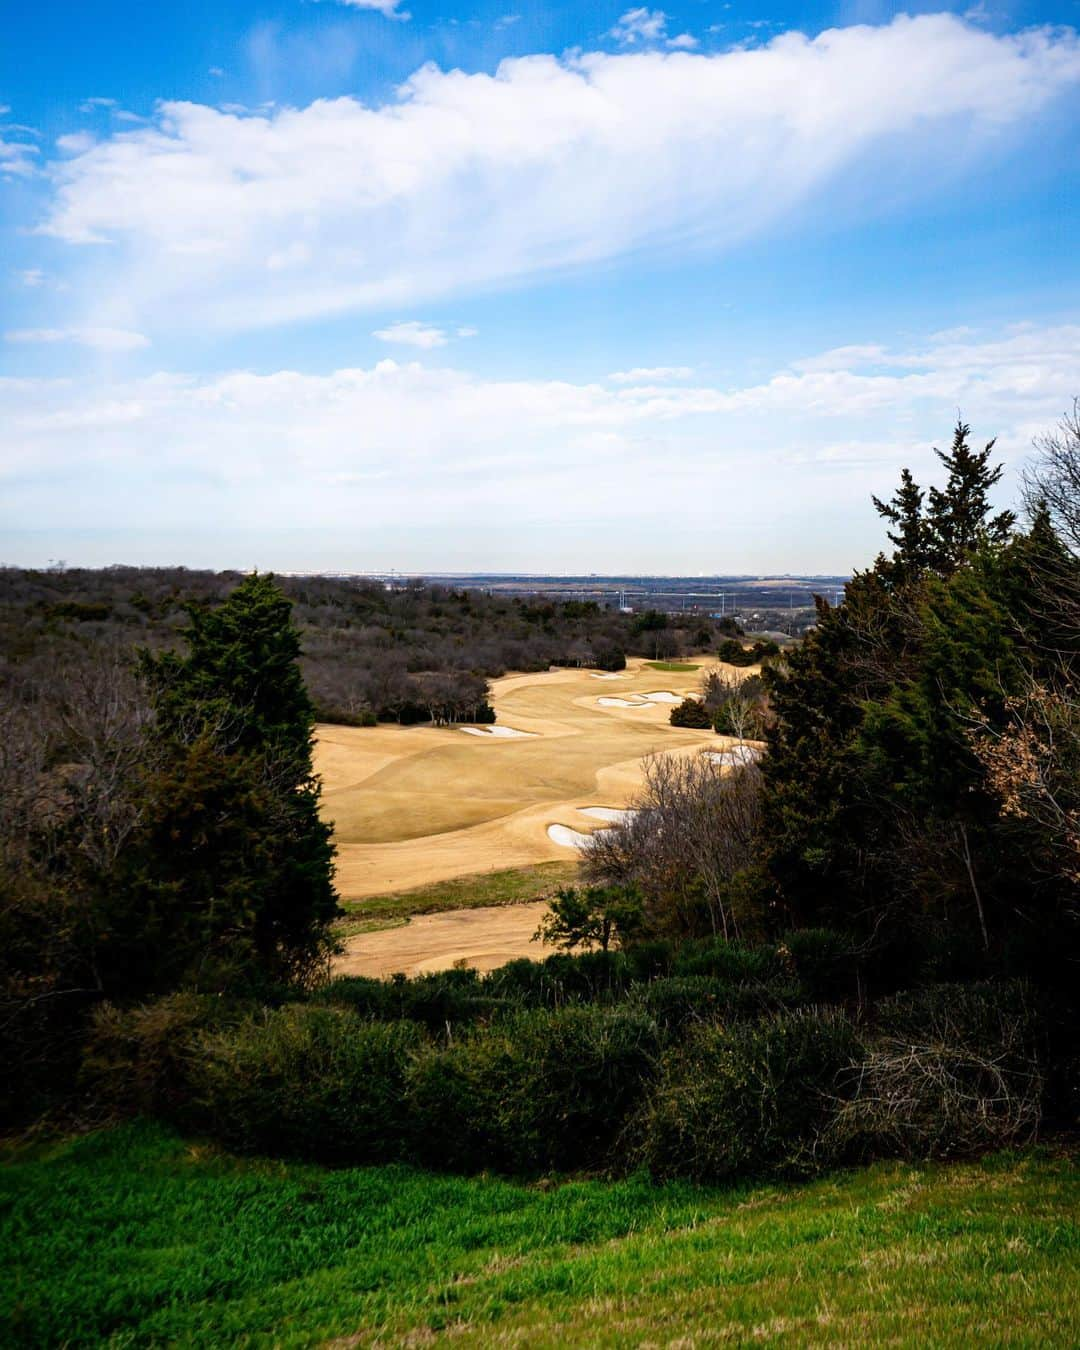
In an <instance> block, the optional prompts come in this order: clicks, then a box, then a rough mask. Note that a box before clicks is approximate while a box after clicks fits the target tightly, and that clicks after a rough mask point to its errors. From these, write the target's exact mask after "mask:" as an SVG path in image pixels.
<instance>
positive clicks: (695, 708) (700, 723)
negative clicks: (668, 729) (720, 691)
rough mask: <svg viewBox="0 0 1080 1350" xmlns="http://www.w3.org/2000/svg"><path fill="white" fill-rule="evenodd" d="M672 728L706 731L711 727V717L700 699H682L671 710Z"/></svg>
mask: <svg viewBox="0 0 1080 1350" xmlns="http://www.w3.org/2000/svg"><path fill="white" fill-rule="evenodd" d="M670 720H671V725H672V726H673V727H695V728H698V729H700V730H702V731H708V730H709V728H710V727H711V726H712V715H711V714H710V712H709V710H708V708H707V707H706V706H705V704H704V702H703V701H702V700H701V699H700V698H684V699H683V701H682V702H681V703H679V704H677V705H676V707H674V708H672V710H671V719H670Z"/></svg>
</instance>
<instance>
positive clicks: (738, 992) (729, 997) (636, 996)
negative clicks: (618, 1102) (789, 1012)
mask: <svg viewBox="0 0 1080 1350" xmlns="http://www.w3.org/2000/svg"><path fill="white" fill-rule="evenodd" d="M630 998H631V999H632V1000H633V1002H634V1004H635V1005H636V1006H637V1007H640V1008H642V1009H643V1010H644V1011H645V1012H647V1013H648V1014H649V1016H650V1017H652V1018H654V1019H655V1021H656V1023H657V1025H658V1026H660V1027H661V1028H662V1029H663V1030H664V1031H666V1032H667V1033H668V1035H671V1034H672V1033H674V1032H677V1031H680V1030H682V1029H683V1028H684V1027H686V1026H688V1025H689V1024H690V1023H693V1022H718V1021H731V1020H733V1019H745V1018H753V1017H760V1016H761V1015H762V1014H764V1013H769V1012H778V1011H782V1010H783V1009H785V1008H790V1007H794V1006H795V1005H797V1004H798V1002H799V998H800V991H799V987H798V985H797V984H795V983H794V982H793V981H785V980H780V979H771V980H768V981H765V982H764V983H757V982H750V981H746V982H743V983H740V984H730V983H728V982H727V981H725V980H718V979H716V978H714V977H713V976H710V975H674V976H671V977H669V978H667V979H658V980H651V981H649V982H648V983H647V984H643V985H641V986H640V987H638V988H636V989H634V990H633V991H632V993H631V994H630Z"/></svg>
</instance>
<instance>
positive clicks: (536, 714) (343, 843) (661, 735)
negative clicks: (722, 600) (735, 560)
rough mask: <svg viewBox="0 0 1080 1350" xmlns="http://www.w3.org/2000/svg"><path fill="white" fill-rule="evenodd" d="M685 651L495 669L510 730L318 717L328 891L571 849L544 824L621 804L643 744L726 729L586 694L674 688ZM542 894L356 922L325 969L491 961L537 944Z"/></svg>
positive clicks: (550, 856)
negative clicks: (575, 666) (667, 656)
mask: <svg viewBox="0 0 1080 1350" xmlns="http://www.w3.org/2000/svg"><path fill="white" fill-rule="evenodd" d="M697 664H699V666H700V668H699V669H697V670H694V671H658V670H652V669H650V668H649V666H648V665H647V664H646V663H645V662H644V661H642V660H641V659H639V658H636V659H633V660H631V661H630V663H629V665H628V667H627V669H626V671H625V672H623V673H622V675H621V677H620V678H618V679H611V678H606V677H602V676H600V675H599V674H598V673H597V672H594V671H587V670H552V671H544V672H541V673H538V674H532V675H508V676H506V677H505V678H503V679H501V680H496V681H494V683H493V685H492V704H493V706H494V708H495V711H496V714H497V717H498V723H497V725H498V726H500V727H509V728H512V729H515V730H517V731H522V732H528V733H530V734H529V735H526V736H522V737H518V738H507V739H502V738H499V737H496V736H488V735H485V736H476V735H469V734H467V733H466V732H464V731H463V730H462V729H461V728H459V727H443V728H436V727H426V726H425V727H395V726H379V727H363V728H354V727H338V726H321V727H320V728H319V739H318V744H317V747H316V757H315V762H316V769H317V771H318V772H319V773H320V774H321V775H322V778H323V803H324V811H325V813H326V815H327V817H328V818H329V819H330V820H332V821H333V824H334V835H335V839H336V841H337V846H338V875H337V882H338V889H339V891H340V894H341V897H342V899H343V900H345V901H362V900H363V899H365V898H366V897H370V896H378V895H384V894H386V893H387V892H391V891H403V890H408V889H410V888H412V887H419V886H426V885H430V884H432V883H435V882H439V881H445V880H448V879H450V878H453V877H464V876H474V875H476V874H478V873H483V872H494V871H503V870H505V869H507V868H512V867H526V866H530V865H532V864H535V863H542V862H549V861H557V860H570V859H573V858H574V857H575V850H574V849H572V848H566V847H563V846H561V845H559V844H556V843H554V842H553V841H552V840H551V839H550V838H549V837H548V826H549V825H565V826H568V827H570V828H571V829H573V830H577V831H580V832H582V833H587V832H590V831H592V830H595V829H597V828H599V827H600V825H601V822H600V821H599V820H597V819H595V818H593V817H590V816H588V815H583V814H582V813H581V808H583V807H594V806H605V807H616V808H618V807H623V806H626V805H627V804H628V803H629V802H630V801H631V800H632V799H633V797H634V796H635V794H636V793H637V792H638V791H639V789H640V787H641V784H642V761H643V760H644V759H645V757H646V756H648V755H652V754H657V753H661V752H673V753H682V754H692V753H696V752H697V751H698V750H699V749H703V748H706V747H708V748H709V749H714V750H715V749H718V748H722V746H723V745H724V744H725V743H726V742H725V741H724V740H723V739H721V738H718V737H716V736H714V735H712V734H711V733H703V732H701V731H693V730H685V729H680V728H677V727H672V726H671V725H670V723H669V721H668V718H669V716H670V712H671V706H672V705H671V704H670V703H655V704H651V705H648V706H644V707H618V706H606V707H605V706H603V705H601V704H600V702H599V700H600V699H602V698H603V699H628V698H629V696H630V695H632V694H647V693H662V692H668V693H671V694H674V695H678V696H679V697H682V696H683V695H685V694H687V693H689V692H691V691H692V690H695V689H696V688H697V686H698V683H699V681H700V679H701V675H702V673H703V672H704V670H705V669H707V668H708V667H709V666H710V665H716V664H717V663H710V662H700V663H697ZM724 669H725V670H727V671H730V670H731V667H724ZM738 673H739V674H744V673H749V672H742V671H740V672H738ZM542 909H543V906H509V907H504V908H500V909H484V910H479V909H472V910H465V911H460V912H456V913H454V914H452V915H431V916H427V917H426V918H418V919H415V920H413V922H412V923H411V924H410V925H408V926H407V927H405V928H395V929H392V930H389V931H386V932H382V933H369V934H364V935H361V936H358V937H355V938H352V939H351V940H350V941H349V943H348V951H347V954H346V955H345V956H344V957H343V958H342V959H341V961H340V962H339V963H338V970H339V971H340V972H341V973H349V974H365V975H382V974H386V973H389V972H391V971H397V970H404V971H407V972H410V973H413V972H419V971H422V970H436V969H445V968H446V967H448V966H450V965H453V963H454V962H455V961H456V960H464V961H466V962H467V963H468V964H470V965H478V966H480V967H481V968H490V967H491V966H494V965H498V964H501V962H502V961H506V960H511V959H513V958H514V957H517V956H537V955H539V954H540V953H539V949H538V946H537V945H536V944H532V943H531V942H530V939H531V937H532V934H533V932H534V931H535V929H536V925H537V922H538V921H539V911H541V910H542ZM525 910H529V911H532V910H536V911H537V913H536V914H533V913H529V914H527V915H526V914H524V913H523V912H522V911H525Z"/></svg>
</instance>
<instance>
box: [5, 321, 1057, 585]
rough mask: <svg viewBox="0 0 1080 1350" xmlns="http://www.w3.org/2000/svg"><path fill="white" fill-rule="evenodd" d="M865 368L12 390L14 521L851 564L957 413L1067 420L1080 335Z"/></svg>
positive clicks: (395, 372) (546, 561)
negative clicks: (907, 470) (744, 379)
mask: <svg viewBox="0 0 1080 1350" xmlns="http://www.w3.org/2000/svg"><path fill="white" fill-rule="evenodd" d="M847 350H848V351H850V352H851V353H852V357H851V361H850V363H849V364H848V365H846V366H845V365H842V364H841V363H840V362H839V361H838V360H837V359H836V357H835V353H833V354H830V355H831V358H832V359H830V360H827V361H826V360H822V359H815V358H810V359H807V360H805V361H800V362H798V363H794V364H793V365H792V366H791V367H789V368H786V369H783V370H778V371H777V372H775V374H774V375H773V376H772V377H771V378H769V379H768V380H766V381H764V382H762V383H759V384H756V385H748V386H744V387H738V388H724V387H717V386H715V385H707V384H706V385H699V386H694V387H690V386H686V387H676V386H670V385H667V386H665V385H657V384H642V385H632V384H630V385H620V386H618V387H616V388H612V387H611V386H610V385H608V384H606V383H604V382H586V383H574V382H570V381H566V380H555V379H548V380H544V379H533V380H492V379H484V378H480V377H478V376H475V375H472V374H469V373H468V372H466V371H462V370H460V369H453V368H438V367H432V366H425V365H421V364H419V363H416V362H407V363H400V362H397V361H390V360H388V361H380V362H379V363H378V364H377V365H375V366H374V367H373V368H371V369H345V370H336V371H333V372H331V373H328V374H322V375H319V374H302V373H299V372H297V371H289V370H282V371H277V372H274V373H272V374H264V375H258V374H252V373H247V372H233V373H229V374H221V375H213V376H186V375H168V374H159V375H155V376H150V377H147V378H143V379H135V380H113V381H107V382H105V383H103V382H102V381H101V380H100V379H95V380H94V381H93V382H91V381H89V380H86V381H76V380H73V379H71V378H68V379H65V380H26V379H22V380H10V379H9V380H3V379H0V479H6V480H7V482H6V483H5V489H4V492H3V493H2V494H0V510H2V511H3V512H5V513H6V516H5V517H4V521H5V523H6V527H7V528H12V527H15V526H17V525H20V524H21V523H22V522H25V521H26V520H34V521H35V523H36V525H37V527H38V528H47V529H56V530H62V529H75V528H78V527H79V526H80V525H82V524H84V523H85V521H86V520H87V519H94V521H95V523H96V524H97V525H98V526H99V527H100V528H102V529H109V528H112V529H117V530H120V529H124V528H127V526H128V525H129V524H130V521H131V519H132V516H133V513H135V514H137V516H138V519H139V520H140V522H141V523H142V525H143V527H145V528H147V529H154V530H157V529H159V528H168V529H173V530H184V529H190V522H191V521H193V520H197V521H199V522H202V523H203V524H204V525H205V527H206V528H211V527H217V526H222V527H223V526H224V525H226V524H228V526H229V527H230V532H231V530H232V527H233V526H234V525H235V527H236V528H237V529H244V528H251V529H256V528H257V529H267V530H269V529H276V530H281V531H291V532H293V533H294V534H295V531H303V530H310V531H315V532H325V531H334V530H338V531H340V532H341V536H340V537H342V538H351V539H353V540H354V545H353V546H354V547H355V541H356V539H357V535H356V522H357V519H358V518H359V517H358V514H357V513H358V512H360V513H361V515H362V519H363V521H364V522H365V525H364V530H363V531H362V532H361V533H362V534H363V535H364V537H365V538H366V537H368V535H369V534H373V533H375V532H378V531H382V532H383V535H385V537H386V538H387V539H389V540H390V541H391V543H393V542H394V541H397V543H398V544H401V543H402V541H406V542H407V541H408V540H409V539H412V538H414V534H410V533H409V532H410V531H414V532H416V534H415V537H419V536H421V535H424V534H425V532H426V534H427V535H428V537H429V538H430V539H438V540H441V541H443V542H442V543H441V544H440V547H441V548H445V549H446V550H449V549H450V548H451V546H453V547H454V548H458V547H460V546H461V542H462V540H465V541H467V543H468V547H469V548H470V549H473V550H474V551H473V552H472V553H470V554H469V561H470V565H472V566H475V567H483V566H487V567H497V566H499V564H500V562H502V563H503V564H504V565H505V562H506V555H505V554H500V553H499V552H498V551H497V549H495V546H494V545H490V548H491V549H495V551H489V552H487V553H483V551H482V550H483V548H485V547H489V546H488V545H485V544H484V540H485V538H488V537H489V536H488V532H489V531H491V530H494V529H496V528H497V529H498V530H499V531H502V532H503V533H502V534H501V535H500V536H499V537H500V538H502V539H509V540H512V541H513V546H514V547H515V548H518V547H522V548H523V547H525V546H526V545H527V544H528V546H529V547H531V548H532V549H533V552H532V554H531V555H530V556H531V558H532V561H533V563H534V564H535V565H537V566H547V567H551V566H554V565H555V564H554V563H552V561H551V558H552V556H553V554H552V551H551V550H552V548H553V547H554V545H553V544H552V540H553V539H555V538H557V537H558V538H562V537H563V536H562V535H559V534H558V533H557V532H558V531H565V530H571V531H573V532H575V534H574V541H573V548H575V549H577V550H578V551H577V552H576V553H575V554H573V556H572V557H567V564H568V565H571V566H583V567H590V568H593V567H595V568H600V567H602V568H605V569H607V570H610V569H611V568H612V567H614V566H618V562H619V560H621V559H626V560H627V561H628V562H629V561H631V560H632V561H633V562H634V563H635V564H636V565H637V566H639V567H640V566H645V565H650V564H651V565H653V566H658V565H661V564H662V563H663V561H664V559H665V558H666V559H667V565H668V566H669V567H670V566H673V565H682V566H685V567H690V565H691V563H693V564H694V566H693V568H692V570H711V569H715V568H725V567H726V568H735V569H737V570H750V569H752V568H755V567H771V568H773V569H779V568H783V567H792V568H797V569H799V570H828V569H830V568H845V567H849V566H853V565H856V564H860V563H862V562H865V561H867V560H868V559H869V558H870V557H872V556H873V553H874V552H875V551H876V549H877V548H878V547H879V546H880V544H881V538H880V530H879V522H878V521H877V518H876V516H875V515H874V513H873V510H872V508H871V507H870V504H869V494H870V493H871V492H877V493H879V494H887V493H888V492H889V491H890V490H891V487H892V484H893V483H894V482H895V480H896V477H897V474H898V471H899V468H900V467H901V465H903V464H908V465H910V467H911V468H912V469H913V471H914V472H915V473H916V476H917V477H919V478H920V479H922V480H926V479H927V478H929V477H931V476H932V475H933V474H934V473H935V472H936V469H937V466H936V464H935V461H934V459H933V455H932V446H933V445H934V444H938V445H943V444H944V443H946V442H947V441H948V438H949V435H950V431H951V427H952V423H953V421H954V419H955V417H956V410H957V408H958V407H959V408H960V409H961V410H962V412H963V413H964V415H965V416H967V417H969V418H970V420H971V421H972V422H973V423H975V427H974V432H975V436H976V438H977V439H980V440H981V439H989V437H991V436H993V435H995V434H996V435H997V436H998V438H999V439H998V446H999V450H1000V452H1001V453H1002V454H1003V456H1004V457H1005V458H1006V459H1007V461H1009V463H1010V466H1011V468H1012V469H1014V470H1015V469H1016V468H1017V467H1018V464H1019V461H1020V460H1021V459H1022V458H1023V456H1024V455H1025V454H1026V453H1027V451H1028V449H1029V447H1030V439H1031V437H1032V435H1033V434H1035V433H1036V432H1038V431H1040V430H1044V429H1046V428H1047V427H1048V426H1050V425H1052V424H1053V422H1054V421H1055V420H1056V419H1057V418H1058V417H1059V416H1060V415H1061V413H1062V412H1063V411H1064V410H1065V409H1066V408H1067V407H1068V406H1069V404H1070V400H1071V397H1072V394H1073V392H1074V391H1075V387H1076V372H1077V370H1078V369H1080V325H1063V326H1059V327H1056V328H1034V327H1033V328H1026V329H1024V330H1022V331H1004V332H998V333H992V334H987V335H984V336H982V337H972V338H970V339H968V340H966V341H965V342H964V343H963V344H959V343H935V342H933V341H931V340H926V341H924V342H923V343H920V344H918V345H916V346H912V347H905V348H901V349H897V350H893V349H891V348H890V347H888V346H886V345H884V344H880V345H872V344H860V345H858V346H853V347H850V348H848V349H847ZM860 353H861V354H860ZM643 369H644V370H645V371H646V372H648V368H643ZM58 488H59V489H60V490H58ZM724 503H728V504H730V503H737V510H725V509H724ZM672 520H678V521H679V523H680V529H679V531H678V536H679V538H678V540H677V541H675V540H673V538H672V536H671V532H670V529H666V530H662V531H660V534H661V535H662V536H663V538H662V540H660V541H659V542H657V543H656V544H655V549H656V551H655V552H653V553H651V554H650V553H648V552H642V550H648V549H649V548H653V547H654V545H653V544H651V543H650V542H649V541H650V540H656V538H657V530H656V526H657V525H658V524H659V523H661V522H666V523H667V524H670V521H672ZM388 522H389V523H388ZM350 531H351V534H350ZM290 537H292V536H290ZM380 537H382V536H380ZM455 541H456V542H455ZM529 541H532V542H531V543H529ZM388 546H389V545H388ZM620 549H623V550H625V551H624V552H622V553H620V552H619V550H620ZM678 549H693V550H697V552H696V553H694V555H693V557H691V556H690V555H688V554H685V553H683V554H679V553H678V552H677V551H675V550H678ZM476 550H480V552H477V551H476ZM718 551H719V552H718ZM117 556H119V555H117ZM455 556H457V555H455ZM515 556H516V557H520V556H521V555H520V554H517V555H515ZM560 556H561V555H560ZM442 557H443V565H444V566H446V565H450V564H449V562H448V561H447V559H448V557H449V553H448V552H445V553H443V555H442ZM646 559H647V560H648V561H647V562H646ZM342 561H343V563H347V562H348V559H347V558H346V559H343V560H342ZM391 561H393V558H392V557H391ZM437 561H438V560H437V558H436V557H430V558H425V560H424V561H422V562H420V561H418V562H417V563H416V565H418V566H429V567H430V566H436V565H437ZM249 562H250V560H249ZM265 562H266V563H274V562H276V563H277V565H279V566H282V565H287V564H285V563H283V562H282V561H281V559H280V557H278V558H276V559H275V558H274V557H267V558H265ZM407 563H410V560H409V559H408V558H405V557H403V556H402V555H401V554H400V553H399V555H398V562H397V565H400V566H404V565H406V564H407ZM367 565H371V564H370V562H369V563H368V564H367ZM410 565H411V564H410ZM519 565H522V564H520V563H519Z"/></svg>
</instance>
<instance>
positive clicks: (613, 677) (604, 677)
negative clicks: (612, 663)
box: [592, 671, 626, 680]
mask: <svg viewBox="0 0 1080 1350" xmlns="http://www.w3.org/2000/svg"><path fill="white" fill-rule="evenodd" d="M592 678H593V679H594V680H625V679H626V676H625V675H597V674H596V672H595V671H593V672H592Z"/></svg>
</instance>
